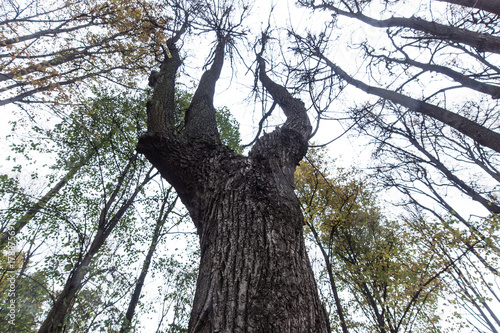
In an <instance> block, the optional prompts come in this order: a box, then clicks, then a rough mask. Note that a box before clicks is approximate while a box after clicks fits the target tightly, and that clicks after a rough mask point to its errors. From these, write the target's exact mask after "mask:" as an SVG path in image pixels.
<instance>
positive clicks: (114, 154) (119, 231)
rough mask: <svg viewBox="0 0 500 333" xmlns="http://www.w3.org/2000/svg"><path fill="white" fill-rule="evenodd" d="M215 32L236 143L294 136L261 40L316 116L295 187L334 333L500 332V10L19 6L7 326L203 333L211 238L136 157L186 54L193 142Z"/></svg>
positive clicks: (303, 1)
mask: <svg viewBox="0 0 500 333" xmlns="http://www.w3.org/2000/svg"><path fill="white" fill-rule="evenodd" d="M213 22H219V23H221V22H222V23H221V24H219V25H216V26H215V25H213V24H212V23H213ZM217 29H226V30H227V31H230V32H231V35H232V36H234V39H233V40H232V41H231V43H229V46H228V47H227V48H228V51H226V63H225V65H224V69H223V72H222V75H221V79H220V82H219V85H218V86H217V90H216V94H215V104H216V106H217V126H218V129H219V133H220V135H221V139H222V141H223V143H224V144H225V145H227V146H228V147H229V148H230V149H232V150H234V151H235V152H237V153H238V154H243V155H244V154H245V153H246V152H248V149H249V148H250V147H251V146H252V145H253V144H254V143H255V140H256V138H257V137H258V136H259V135H260V134H262V133H265V132H267V133H269V132H270V131H272V130H273V129H274V128H276V127H277V126H281V125H282V123H283V122H284V119H283V116H282V115H280V113H279V110H278V109H279V108H278V107H277V104H276V102H273V100H272V99H271V98H269V96H268V95H267V94H266V93H265V91H264V89H263V88H262V87H260V86H258V85H257V83H256V82H257V69H256V66H257V65H256V60H255V59H256V53H257V52H259V51H260V48H259V47H260V43H262V44H264V43H267V48H266V59H267V67H266V68H267V70H268V71H269V72H270V73H272V74H273V75H274V77H276V78H278V81H279V82H280V83H281V84H282V85H284V86H285V87H287V88H288V90H289V91H291V92H293V94H294V95H295V96H297V97H300V99H301V100H302V101H304V103H305V105H306V108H307V110H308V112H309V118H310V120H311V123H312V124H313V136H312V137H311V140H310V149H309V152H308V154H307V156H306V157H305V158H304V159H303V161H302V162H301V164H300V165H299V167H298V169H297V171H296V173H295V189H296V194H297V197H298V198H299V200H300V203H301V206H302V211H303V214H304V219H305V225H304V231H305V235H306V244H307V246H308V250H309V256H310V259H311V262H312V264H313V268H314V272H315V275H316V281H317V284H318V289H319V292H320V296H321V298H322V301H323V303H324V306H325V309H326V311H327V314H328V318H329V320H330V325H331V329H332V332H342V333H347V332H380V333H385V332H391V333H395V332H451V331H455V332H498V331H499V330H500V311H499V310H500V293H499V292H500V289H499V285H498V277H499V271H498V270H499V269H500V267H499V262H498V259H499V258H500V249H499V239H498V237H499V236H500V226H499V222H500V221H499V214H500V199H499V197H498V195H499V192H500V187H499V186H500V160H499V157H500V119H499V118H500V106H499V104H498V103H499V102H498V101H499V99H500V61H499V60H500V55H499V53H500V1H499V0H476V1H469V0H418V1H405V0H316V1H314V0H298V1H292V0H290V1H275V2H268V1H254V2H249V3H247V2H245V1H224V0H211V1H196V0H113V1H104V0H102V1H101V0H66V1H62V0H50V1H47V0H44V1H42V0H31V1H24V0H17V1H16V0H8V1H3V2H1V3H0V117H1V119H2V121H1V122H0V126H1V127H0V128H1V134H2V135H1V137H2V138H1V140H2V141H1V143H2V145H1V148H0V152H1V156H0V159H1V161H2V162H1V163H0V235H1V236H0V237H1V238H0V246H1V250H2V252H1V256H0V260H1V261H0V264H1V267H0V268H1V270H0V331H1V332H48V331H47V329H46V325H45V323H47V322H49V321H57V322H60V323H61V324H60V325H59V328H58V332H188V329H187V326H188V321H189V317H190V310H191V306H192V301H193V296H194V290H195V287H196V286H195V285H196V279H197V272H198V261H199V251H200V250H199V245H198V239H197V235H196V229H195V227H194V225H193V224H192V222H191V221H190V218H189V215H188V214H187V210H186V209H185V208H184V207H183V205H182V203H181V202H180V199H179V198H178V195H177V193H176V192H175V190H174V189H173V187H172V186H171V185H170V184H168V183H167V182H166V181H165V180H164V179H163V178H162V177H161V176H160V175H159V173H158V171H157V170H156V169H155V168H154V167H152V165H151V164H150V163H149V162H148V161H147V160H146V158H145V157H144V156H143V155H141V154H139V153H138V152H137V151H136V146H137V141H138V138H139V137H140V136H141V135H142V134H144V132H145V131H146V128H147V124H146V103H147V102H148V100H149V99H150V98H151V94H152V90H151V89H150V87H148V83H149V84H150V85H154V82H152V81H154V80H155V75H150V74H151V73H152V72H153V71H158V69H159V67H160V65H161V62H162V60H163V59H165V58H169V57H171V54H170V50H169V48H168V47H167V41H168V40H169V39H170V38H173V36H177V35H178V33H179V32H180V31H182V33H183V35H182V37H180V39H179V41H178V43H179V44H181V45H182V48H181V55H182V59H183V64H182V67H181V72H180V74H178V77H177V81H178V82H179V83H180V85H181V87H182V89H177V91H176V111H175V112H176V114H175V115H174V116H175V126H176V130H177V131H179V132H182V131H183V130H184V114H185V112H186V110H187V109H188V108H189V104H190V101H191V99H192V97H193V93H194V91H195V88H196V84H197V83H196V82H197V80H198V79H199V77H200V75H201V73H202V72H203V70H204V69H205V68H206V67H207V66H208V65H210V63H211V62H212V61H213V58H214V52H215V50H214V48H215V37H214V36H215V35H216V33H219V31H218V30H217ZM153 73H155V72H153ZM148 81H149V82H148Z"/></svg>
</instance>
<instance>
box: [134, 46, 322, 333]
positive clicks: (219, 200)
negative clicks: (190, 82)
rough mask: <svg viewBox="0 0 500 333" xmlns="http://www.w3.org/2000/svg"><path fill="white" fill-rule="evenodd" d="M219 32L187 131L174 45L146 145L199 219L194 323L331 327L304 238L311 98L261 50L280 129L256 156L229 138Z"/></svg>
mask: <svg viewBox="0 0 500 333" xmlns="http://www.w3.org/2000/svg"><path fill="white" fill-rule="evenodd" d="M224 42H225V41H224V38H222V37H221V36H219V45H218V46H217V48H216V52H215V57H214V61H213V64H212V67H211V68H210V69H209V70H207V72H205V73H204V74H203V76H202V78H201V80H200V83H199V85H198V89H197V91H196V93H195V95H194V98H193V102H192V103H191V106H190V108H189V114H188V115H187V116H186V130H187V133H185V134H184V135H183V134H179V133H176V132H175V131H174V130H172V128H173V126H172V124H171V123H169V119H171V117H170V116H169V114H168V113H171V112H174V103H173V101H174V95H173V88H172V87H173V86H174V84H175V82H174V79H175V75H171V74H172V72H173V71H172V69H176V68H177V67H178V66H179V65H180V58H179V55H178V51H177V49H176V48H175V45H174V44H173V43H172V42H170V43H169V45H168V47H169V49H170V51H171V53H172V58H171V59H170V58H167V59H166V60H165V62H164V64H163V66H162V69H161V71H160V73H159V75H158V78H159V80H156V85H155V92H154V95H153V98H152V100H151V102H150V103H149V106H148V119H150V120H153V119H155V120H159V121H160V123H157V121H148V133H147V134H146V135H144V136H143V137H142V138H141V139H140V140H139V144H138V151H140V152H142V153H144V154H145V155H146V157H147V158H148V159H149V160H150V161H151V162H152V163H153V165H154V166H155V167H156V168H157V169H158V170H159V171H160V173H161V174H162V176H163V177H164V178H165V179H167V180H168V181H169V182H170V183H171V184H172V185H173V186H174V187H175V189H176V190H177V193H178V194H179V196H180V198H181V200H182V202H183V203H184V204H185V206H186V207H187V209H188V211H189V213H190V215H191V218H192V220H193V222H194V224H195V225H196V227H197V231H198V235H199V238H200V245H201V261H200V268H199V276H198V282H197V288H196V294H195V299H194V304H193V310H192V314H191V319H190V324H189V332H266V333H268V332H314V333H320V332H329V324H328V320H327V317H326V313H325V311H324V308H323V306H322V304H321V301H320V299H319V296H318V291H317V287H316V282H315V280H314V276H313V272H312V269H311V265H310V263H309V259H308V256H307V253H306V248H305V245H304V237H303V233H302V228H303V224H304V221H303V217H302V213H301V210H300V204H299V201H298V199H297V197H296V196H295V193H294V187H293V186H294V185H293V184H294V182H293V174H294V171H295V167H296V165H297V164H298V162H299V161H300V160H301V158H302V157H303V156H304V154H305V153H306V151H307V138H308V136H309V134H310V131H311V126H310V124H309V120H308V118H307V115H306V111H305V108H304V105H303V103H302V102H300V101H299V100H297V99H294V98H292V97H291V95H290V94H289V93H288V92H287V91H286V89H285V88H283V87H281V86H279V85H277V84H275V83H274V82H272V81H271V80H270V79H269V78H268V77H267V75H266V73H265V70H264V62H263V60H262V59H261V58H259V63H260V79H261V82H262V83H263V85H264V86H265V87H266V89H267V90H268V91H269V92H270V94H271V95H272V97H273V98H274V100H275V101H277V103H278V104H279V105H280V106H281V108H282V109H283V110H284V112H285V115H286V116H287V121H286V122H285V124H284V125H283V127H282V128H281V129H277V130H275V131H274V132H272V133H271V134H267V135H265V136H264V137H262V138H260V140H259V141H258V142H257V143H256V144H255V146H254V147H253V149H252V150H251V152H250V153H249V155H248V157H243V156H240V155H237V154H235V153H234V152H233V151H231V150H229V149H228V148H226V147H224V146H222V145H221V144H220V141H219V140H218V135H217V133H214V130H213V129H214V126H213V125H214V124H213V123H212V124H207V131H206V132H204V133H202V132H199V131H203V129H202V128H200V127H199V125H200V122H195V123H193V124H191V125H190V124H189V122H190V121H195V119H196V118H197V117H202V118H203V119H204V121H205V122H210V121H213V120H210V119H214V117H212V115H210V114H209V113H210V112H215V110H214V109H213V105H211V103H212V100H211V98H212V96H213V91H214V89H213V88H214V86H215V83H216V81H217V79H218V77H219V73H220V69H221V67H222V62H223V57H224Z"/></svg>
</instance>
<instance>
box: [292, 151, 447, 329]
mask: <svg viewBox="0 0 500 333" xmlns="http://www.w3.org/2000/svg"><path fill="white" fill-rule="evenodd" d="M296 187H297V190H296V191H297V193H298V197H299V200H300V202H301V204H302V207H303V211H304V216H305V222H306V226H307V229H308V232H309V234H310V238H311V240H312V241H313V242H314V243H315V245H316V246H317V247H318V248H319V250H320V253H321V255H322V257H323V266H322V269H323V270H324V271H325V272H326V273H325V274H326V275H327V278H326V281H325V280H323V279H320V281H322V282H323V281H325V283H327V284H329V285H330V288H331V293H332V294H333V298H334V308H336V316H334V318H332V323H334V322H335V317H336V318H337V320H338V321H339V324H340V325H339V326H340V327H341V328H342V332H349V331H350V330H351V329H354V330H360V329H361V330H362V331H370V332H406V331H409V330H415V329H417V330H420V329H425V330H426V331H429V332H430V331H433V332H438V331H439V329H438V327H437V320H438V317H437V316H436V314H435V312H436V307H437V300H438V296H439V289H440V288H439V283H440V281H439V279H438V278H437V276H436V275H435V274H434V273H433V271H435V270H436V268H439V266H438V265H437V263H436V262H435V260H434V258H433V256H432V253H427V254H426V253H422V252H419V251H418V249H419V243H420V242H421V240H420V239H419V237H418V234H416V235H414V234H412V233H411V232H410V230H408V229H407V228H406V227H405V226H404V224H402V223H397V222H391V221H388V220H386V219H385V218H384V217H383V215H382V214H381V212H380V208H379V207H378V205H377V200H376V197H375V194H374V193H373V189H372V188H371V185H370V184H369V180H368V178H366V177H361V176H360V174H359V171H358V172H357V171H356V170H355V169H352V170H344V169H336V170H334V169H333V165H332V163H331V162H328V161H327V160H326V158H325V156H324V151H323V150H312V151H310V152H309V154H308V155H307V158H306V161H303V162H301V164H300V167H299V168H298V169H297V171H296ZM342 295H343V296H342ZM334 330H335V329H334Z"/></svg>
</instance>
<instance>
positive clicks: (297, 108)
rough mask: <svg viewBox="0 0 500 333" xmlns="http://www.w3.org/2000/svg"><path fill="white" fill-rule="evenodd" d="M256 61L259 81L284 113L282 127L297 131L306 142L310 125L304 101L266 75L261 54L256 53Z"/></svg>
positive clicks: (309, 132)
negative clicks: (284, 120)
mask: <svg viewBox="0 0 500 333" xmlns="http://www.w3.org/2000/svg"><path fill="white" fill-rule="evenodd" d="M257 61H258V63H259V79H260V82H262V85H263V86H264V87H265V88H266V90H267V91H268V92H269V93H270V94H271V96H272V97H273V99H274V101H275V102H276V103H278V105H279V106H280V107H281V109H282V110H283V112H284V113H285V116H286V118H287V119H286V122H285V125H284V128H288V129H293V130H295V131H297V132H298V133H299V134H300V135H301V136H302V138H303V139H304V140H305V141H306V142H307V141H308V140H309V135H310V134H311V130H312V127H311V123H310V121H309V117H308V116H307V110H306V108H305V105H304V103H303V102H302V101H301V100H300V99H298V98H294V97H293V96H292V95H291V94H290V93H289V92H288V90H287V89H286V88H285V87H283V86H281V85H279V84H277V83H276V82H274V81H273V80H271V79H270V78H269V76H267V74H266V67H265V66H266V65H265V61H264V59H263V58H262V57H261V55H257Z"/></svg>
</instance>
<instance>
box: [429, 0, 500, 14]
mask: <svg viewBox="0 0 500 333" xmlns="http://www.w3.org/2000/svg"><path fill="white" fill-rule="evenodd" d="M437 1H442V2H448V3H452V4H454V5H460V6H464V7H470V8H477V9H481V10H485V11H488V12H490V13H493V14H497V15H500V0H437Z"/></svg>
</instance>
